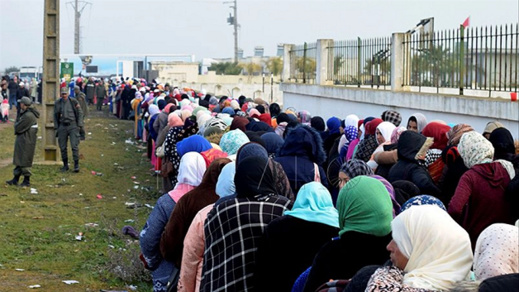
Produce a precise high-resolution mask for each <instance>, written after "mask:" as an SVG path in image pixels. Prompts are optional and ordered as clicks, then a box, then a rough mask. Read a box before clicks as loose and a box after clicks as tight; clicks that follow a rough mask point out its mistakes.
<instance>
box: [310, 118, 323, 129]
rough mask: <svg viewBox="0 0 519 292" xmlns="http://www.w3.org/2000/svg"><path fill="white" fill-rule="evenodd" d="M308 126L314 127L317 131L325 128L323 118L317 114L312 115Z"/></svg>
mask: <svg viewBox="0 0 519 292" xmlns="http://www.w3.org/2000/svg"><path fill="white" fill-rule="evenodd" d="M310 126H311V127H312V128H314V129H316V130H317V131H318V132H324V130H326V125H325V124H324V119H323V118H321V117H319V116H316V117H312V119H310Z"/></svg>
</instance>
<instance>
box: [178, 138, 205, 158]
mask: <svg viewBox="0 0 519 292" xmlns="http://www.w3.org/2000/svg"><path fill="white" fill-rule="evenodd" d="M211 148H212V146H211V143H209V141H207V139H206V138H204V137H202V136H199V135H193V136H189V137H187V138H185V139H183V140H182V141H180V142H178V143H177V152H178V155H180V157H182V156H184V154H186V153H188V152H193V151H194V152H197V153H201V152H204V151H206V150H208V149H211Z"/></svg>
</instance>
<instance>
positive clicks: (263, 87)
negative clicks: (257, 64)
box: [261, 73, 265, 93]
mask: <svg viewBox="0 0 519 292" xmlns="http://www.w3.org/2000/svg"><path fill="white" fill-rule="evenodd" d="M261 92H263V93H265V73H263V85H262V88H261Z"/></svg>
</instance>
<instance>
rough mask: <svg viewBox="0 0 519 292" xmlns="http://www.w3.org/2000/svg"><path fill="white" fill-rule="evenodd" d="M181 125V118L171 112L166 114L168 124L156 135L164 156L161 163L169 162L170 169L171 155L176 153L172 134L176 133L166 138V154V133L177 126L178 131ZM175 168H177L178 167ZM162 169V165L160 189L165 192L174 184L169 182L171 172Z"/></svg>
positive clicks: (178, 160) (178, 159)
mask: <svg viewBox="0 0 519 292" xmlns="http://www.w3.org/2000/svg"><path fill="white" fill-rule="evenodd" d="M183 125H184V123H183V122H182V119H180V117H179V116H178V115H177V114H175V113H171V114H169V115H168V124H167V125H166V127H164V129H162V131H161V132H160V133H159V136H158V137H157V145H158V146H157V148H158V147H159V146H162V149H163V151H164V156H163V157H162V165H164V164H166V163H171V166H172V167H171V168H170V170H171V171H173V160H171V157H172V156H175V155H177V153H176V142H175V143H174V145H172V143H173V140H172V136H175V137H176V134H174V133H172V134H171V136H169V137H170V138H169V140H168V145H167V149H168V154H167V155H166V138H167V137H168V134H169V132H170V130H171V129H172V128H178V129H177V130H178V131H180V129H181V128H182V126H183ZM173 147H175V153H172V151H173V149H172V148H173ZM155 150H157V149H155ZM177 156H178V155H177ZM176 161H177V162H178V163H180V157H177V159H176ZM177 166H178V165H177ZM176 169H178V167H177V168H176ZM176 169H175V170H176ZM163 171H164V167H163V168H162V170H161V175H162V191H163V192H164V193H166V192H169V191H170V190H171V189H173V186H174V185H173V184H171V181H172V179H171V177H170V176H171V175H172V174H171V173H163ZM175 176H176V174H175ZM175 183H176V182H175Z"/></svg>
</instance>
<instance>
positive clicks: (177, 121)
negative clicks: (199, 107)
mask: <svg viewBox="0 0 519 292" xmlns="http://www.w3.org/2000/svg"><path fill="white" fill-rule="evenodd" d="M183 125H184V122H183V121H182V119H181V118H180V117H179V116H178V115H177V114H176V113H170V114H169V115H168V126H170V127H181V126H183Z"/></svg>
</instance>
